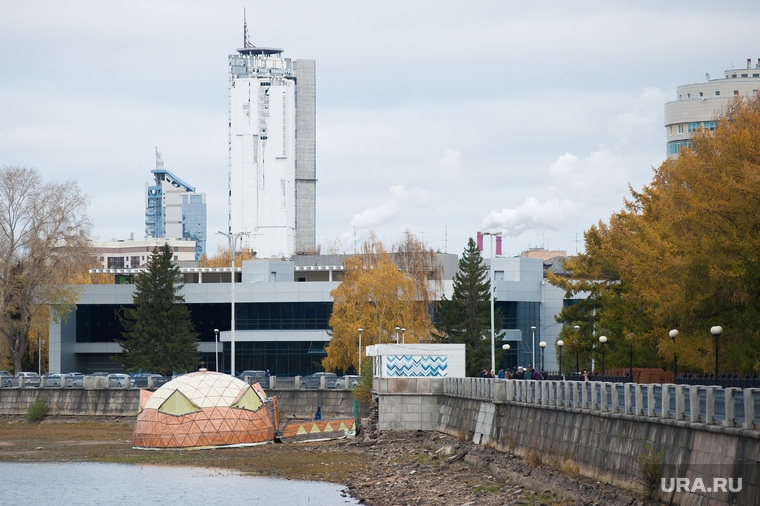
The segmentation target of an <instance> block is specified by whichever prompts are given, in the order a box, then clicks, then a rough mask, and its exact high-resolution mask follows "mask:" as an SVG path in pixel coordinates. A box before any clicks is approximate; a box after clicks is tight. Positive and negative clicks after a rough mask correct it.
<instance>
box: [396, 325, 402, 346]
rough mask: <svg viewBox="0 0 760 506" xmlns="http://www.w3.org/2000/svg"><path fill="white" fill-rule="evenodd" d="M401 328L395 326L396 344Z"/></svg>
mask: <svg viewBox="0 0 760 506" xmlns="http://www.w3.org/2000/svg"><path fill="white" fill-rule="evenodd" d="M399 330H401V327H398V326H397V327H396V344H398V331H399Z"/></svg>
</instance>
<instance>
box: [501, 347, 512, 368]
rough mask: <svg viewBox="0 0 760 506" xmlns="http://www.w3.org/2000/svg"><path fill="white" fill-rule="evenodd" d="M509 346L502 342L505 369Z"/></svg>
mask: <svg viewBox="0 0 760 506" xmlns="http://www.w3.org/2000/svg"><path fill="white" fill-rule="evenodd" d="M509 348H510V346H509V345H508V344H502V345H501V349H502V350H504V369H505V370H506V369H507V352H508V351H509Z"/></svg>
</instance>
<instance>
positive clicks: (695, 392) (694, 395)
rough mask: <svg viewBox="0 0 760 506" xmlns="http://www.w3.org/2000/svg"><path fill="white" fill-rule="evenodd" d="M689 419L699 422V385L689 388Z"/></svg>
mask: <svg viewBox="0 0 760 506" xmlns="http://www.w3.org/2000/svg"><path fill="white" fill-rule="evenodd" d="M689 411H690V413H689V415H690V416H689V420H690V421H691V422H692V423H697V422H699V386H697V385H693V386H692V387H691V388H689Z"/></svg>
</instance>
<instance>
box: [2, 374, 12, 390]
mask: <svg viewBox="0 0 760 506" xmlns="http://www.w3.org/2000/svg"><path fill="white" fill-rule="evenodd" d="M11 378H13V375H11V373H9V372H8V371H0V379H2V381H3V386H4V387H9V386H11V385H12V384H13V380H12V379H11Z"/></svg>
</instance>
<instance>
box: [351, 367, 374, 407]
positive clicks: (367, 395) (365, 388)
mask: <svg viewBox="0 0 760 506" xmlns="http://www.w3.org/2000/svg"><path fill="white" fill-rule="evenodd" d="M364 362H365V363H364V364H363V365H364V367H362V374H361V376H359V378H358V379H357V382H356V386H355V387H354V390H353V393H354V397H356V398H357V399H358V400H359V402H362V403H364V404H369V403H370V402H372V362H371V361H370V360H365V361H364Z"/></svg>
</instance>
